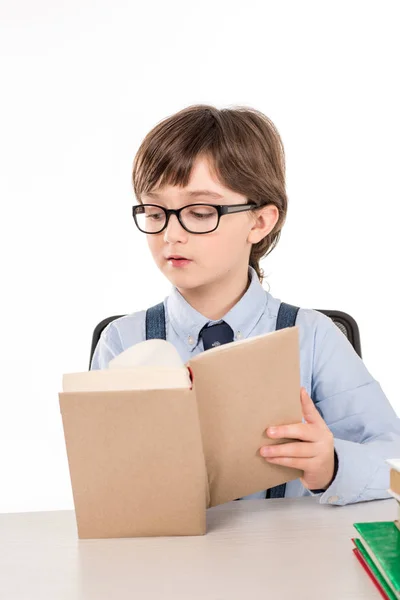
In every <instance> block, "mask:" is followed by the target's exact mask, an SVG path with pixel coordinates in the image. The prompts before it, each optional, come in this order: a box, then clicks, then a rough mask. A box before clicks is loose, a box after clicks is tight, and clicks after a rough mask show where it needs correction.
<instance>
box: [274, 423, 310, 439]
mask: <svg viewBox="0 0 400 600" xmlns="http://www.w3.org/2000/svg"><path fill="white" fill-rule="evenodd" d="M266 434H267V436H268V437H270V438H272V439H275V440H276V439H289V440H290V439H292V440H301V441H303V442H316V441H317V440H318V432H317V431H316V429H315V426H314V425H311V424H310V423H295V424H294V425H280V426H279V427H268V429H267V430H266Z"/></svg>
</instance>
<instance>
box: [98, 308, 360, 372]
mask: <svg viewBox="0 0 400 600" xmlns="http://www.w3.org/2000/svg"><path fill="white" fill-rule="evenodd" d="M316 310H318V312H321V313H323V314H324V315H326V316H327V317H330V318H331V319H332V321H333V322H334V323H335V325H337V327H339V329H340V331H341V332H342V333H344V335H345V336H346V337H347V339H348V340H349V342H350V343H351V345H352V346H353V348H354V350H355V351H356V352H357V354H358V356H359V357H360V358H362V356H361V342H360V332H359V329H358V325H357V323H356V321H355V320H354V319H353V317H351V316H350V315H348V314H347V313H345V312H341V311H340V310H321V309H316ZM124 316H125V315H115V316H114V317H107V318H106V319H103V320H102V321H100V323H99V324H98V325H96V327H95V328H94V331H93V336H92V346H91V349H90V361H89V370H90V366H91V364H92V358H93V354H94V351H95V349H96V346H97V343H98V341H99V339H100V335H101V332H102V331H103V329H105V327H107V325H108V324H109V323H111V321H115V319H119V318H120V317H124Z"/></svg>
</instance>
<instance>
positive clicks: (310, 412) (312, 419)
mask: <svg viewBox="0 0 400 600" xmlns="http://www.w3.org/2000/svg"><path fill="white" fill-rule="evenodd" d="M300 400H301V408H302V411H303V417H304V418H305V420H306V422H307V423H319V422H320V421H321V418H322V417H321V415H320V414H319V412H318V411H317V409H316V407H315V404H314V402H313V401H312V400H311V398H310V396H309V395H308V393H307V390H306V388H304V387H302V388H300Z"/></svg>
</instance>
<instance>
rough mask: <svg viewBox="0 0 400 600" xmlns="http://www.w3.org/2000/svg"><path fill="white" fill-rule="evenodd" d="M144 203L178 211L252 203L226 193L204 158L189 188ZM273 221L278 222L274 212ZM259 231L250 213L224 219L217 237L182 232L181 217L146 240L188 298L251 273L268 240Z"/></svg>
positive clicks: (155, 193) (168, 190) (170, 189)
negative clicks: (257, 247) (256, 246)
mask: <svg viewBox="0 0 400 600" xmlns="http://www.w3.org/2000/svg"><path fill="white" fill-rule="evenodd" d="M199 191H207V192H208V194H209V195H207V194H204V193H202V194H199V195H196V196H194V195H193V192H199ZM190 192H191V193H192V194H191V195H189V193H190ZM211 193H213V194H215V196H213V197H212V196H211V195H210V194H211ZM142 202H143V204H158V205H159V206H163V207H165V208H172V209H178V208H180V207H181V206H185V205H187V204H195V203H207V204H221V205H224V204H245V203H247V198H246V197H245V196H242V195H241V194H238V193H236V192H233V191H232V190H230V189H229V188H226V187H224V186H223V185H222V184H221V183H220V182H219V181H218V179H217V178H216V176H215V175H214V173H213V172H212V171H211V170H210V168H209V163H208V161H207V159H206V158H203V157H201V158H200V157H199V158H198V159H197V160H196V161H195V163H194V166H193V169H192V173H191V177H190V180H189V183H188V185H187V186H186V187H185V188H181V187H178V186H171V185H166V186H163V187H162V188H157V189H155V190H152V192H151V194H150V195H149V194H147V195H146V194H144V195H143V197H142ZM272 208H273V209H275V211H276V219H273V222H271V223H270V227H269V230H271V229H272V228H273V226H274V224H275V221H276V220H277V217H278V213H277V209H276V207H272ZM271 216H272V217H274V216H275V212H274V214H273V215H271ZM254 225H255V218H254V215H252V214H251V212H250V211H248V212H243V213H236V214H229V215H223V216H221V219H220V222H219V225H218V228H217V229H216V230H215V231H212V232H211V233H206V234H202V235H196V234H193V233H189V232H187V231H186V230H185V229H183V227H182V226H181V224H180V223H179V221H178V219H177V217H176V216H175V215H171V217H170V220H169V223H168V226H167V228H166V229H165V230H164V231H162V232H161V233H159V234H156V235H147V241H148V244H149V248H150V251H151V253H152V255H153V258H154V260H155V262H156V264H157V266H158V267H159V269H160V270H161V272H162V273H164V275H165V276H166V277H167V278H168V280H169V281H170V282H171V283H172V284H173V285H175V286H176V287H177V288H178V289H179V290H181V291H182V293H184V291H185V290H188V291H189V290H191V291H194V290H195V289H196V288H199V289H200V288H203V289H204V287H203V286H209V285H212V284H213V283H216V282H219V283H222V282H223V281H224V280H226V278H227V277H229V276H233V277H234V276H235V274H237V273H238V272H241V273H244V272H247V265H248V262H249V256H250V250H251V246H252V243H255V242H257V241H260V239H262V237H264V235H266V234H264V235H263V234H262V233H260V231H257V230H256V231H254V230H253V229H254ZM267 233H268V231H267ZM170 256H181V257H184V258H186V259H188V261H182V262H179V261H173V260H169V257H170Z"/></svg>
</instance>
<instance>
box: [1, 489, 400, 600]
mask: <svg viewBox="0 0 400 600" xmlns="http://www.w3.org/2000/svg"><path fill="white" fill-rule="evenodd" d="M396 513H397V508H396V502H395V500H380V501H376V502H367V503H361V504H353V505H348V506H330V505H320V504H319V503H318V499H317V498H316V497H310V496H309V497H303V498H293V499H292V498H286V499H278V500H244V501H241V502H230V503H228V504H223V505H221V506H217V507H214V508H211V509H209V510H208V511H207V522H208V533H207V535H205V536H200V537H169V538H130V539H109V540H78V538H77V532H76V524H75V515H74V512H73V511H57V512H36V513H19V514H0V598H1V600H17V599H18V600H77V599H79V600H128V599H129V600H147V599H148V598H151V599H153V598H154V599H157V600H169V599H173V600H200V599H201V600H204V599H208V598H212V599H213V600H225V599H226V600H236V599H237V600H239V599H240V600H244V599H246V600H247V599H249V600H253V599H254V600H258V599H268V598H269V599H274V600H275V599H277V600H278V599H281V600H286V599H291V598H295V599H296V600H313V599H318V600H320V599H321V598H323V599H324V600H330V599H332V600H333V599H334V600H347V599H352V600H355V599H356V598H357V599H362V600H368V599H371V600H372V599H375V600H379V598H381V596H380V594H379V593H378V591H377V590H376V588H375V587H374V585H373V583H372V582H371V581H370V579H369V577H368V576H367V574H366V573H365V572H364V570H363V569H362V567H361V566H360V565H359V563H358V562H357V559H356V558H355V556H354V555H353V553H352V542H351V539H350V538H351V537H352V536H354V535H355V533H356V532H355V530H354V529H353V527H352V524H353V522H356V521H374V520H377V521H380V520H382V521H385V520H387V521H392V520H394V519H395V518H396Z"/></svg>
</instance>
